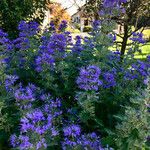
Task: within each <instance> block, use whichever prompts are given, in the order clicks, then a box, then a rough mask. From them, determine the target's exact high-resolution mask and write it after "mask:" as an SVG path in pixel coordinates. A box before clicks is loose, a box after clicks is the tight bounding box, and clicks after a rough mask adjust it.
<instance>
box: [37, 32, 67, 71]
mask: <svg viewBox="0 0 150 150" xmlns="http://www.w3.org/2000/svg"><path fill="white" fill-rule="evenodd" d="M45 44H46V45H45ZM66 47H67V38H66V36H65V34H61V33H60V34H58V33H55V34H53V35H52V36H51V37H50V39H47V38H46V37H42V45H41V46H40V48H41V49H40V51H39V54H38V56H37V58H36V60H35V63H36V70H37V71H38V72H40V71H42V70H43V67H48V68H49V69H50V68H51V69H52V68H53V66H54V64H55V62H56V61H57V60H58V59H62V58H64V56H65V54H64V52H65V49H66Z"/></svg>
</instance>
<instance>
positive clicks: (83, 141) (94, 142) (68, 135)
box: [62, 124, 104, 150]
mask: <svg viewBox="0 0 150 150" xmlns="http://www.w3.org/2000/svg"><path fill="white" fill-rule="evenodd" d="M63 132H64V137H65V138H64V141H63V142H62V149H63V150H68V149H78V148H79V149H83V150H86V149H92V150H104V149H103V148H102V146H101V143H100V138H99V136H97V135H96V133H94V132H93V133H89V134H82V132H81V127H80V126H79V125H75V124H72V125H70V126H67V127H65V128H64V129H63Z"/></svg>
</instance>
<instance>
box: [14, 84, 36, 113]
mask: <svg viewBox="0 0 150 150" xmlns="http://www.w3.org/2000/svg"><path fill="white" fill-rule="evenodd" d="M35 90H36V87H35V86H34V85H32V84H29V85H28V86H27V87H25V88H24V87H23V86H22V85H21V84H19V87H18V88H17V89H16V90H15V91H14V96H15V99H16V103H17V105H18V106H20V107H21V109H25V110H26V109H30V108H32V102H34V101H35V100H36V98H35V94H34V93H35Z"/></svg>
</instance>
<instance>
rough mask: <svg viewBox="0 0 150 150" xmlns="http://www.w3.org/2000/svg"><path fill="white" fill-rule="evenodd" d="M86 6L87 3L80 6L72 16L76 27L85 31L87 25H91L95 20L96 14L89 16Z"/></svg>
mask: <svg viewBox="0 0 150 150" xmlns="http://www.w3.org/2000/svg"><path fill="white" fill-rule="evenodd" d="M85 7H86V4H85V5H83V6H82V7H81V8H79V9H78V11H77V12H76V13H75V14H73V15H72V16H71V22H72V25H73V26H74V27H75V28H78V29H80V31H81V32H83V30H84V28H85V27H89V26H91V25H92V22H93V21H94V16H92V15H91V16H90V17H89V15H87V14H86V11H85Z"/></svg>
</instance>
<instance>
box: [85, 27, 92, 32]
mask: <svg viewBox="0 0 150 150" xmlns="http://www.w3.org/2000/svg"><path fill="white" fill-rule="evenodd" d="M91 30H92V27H91V26H85V27H84V29H83V32H90V31H91Z"/></svg>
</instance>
